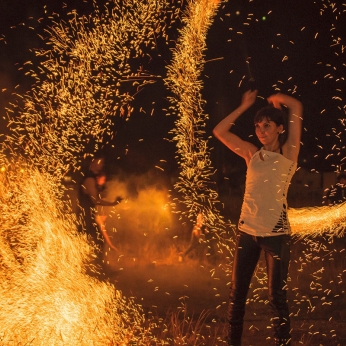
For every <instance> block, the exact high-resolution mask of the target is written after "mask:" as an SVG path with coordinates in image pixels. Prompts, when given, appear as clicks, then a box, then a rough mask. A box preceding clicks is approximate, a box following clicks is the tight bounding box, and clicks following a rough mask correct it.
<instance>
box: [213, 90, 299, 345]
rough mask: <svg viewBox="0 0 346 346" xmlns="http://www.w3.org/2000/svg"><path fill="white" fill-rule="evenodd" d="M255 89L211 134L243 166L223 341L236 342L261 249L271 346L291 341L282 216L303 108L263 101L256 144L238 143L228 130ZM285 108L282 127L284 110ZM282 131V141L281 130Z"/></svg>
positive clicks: (280, 100) (288, 101)
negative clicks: (269, 316) (271, 335)
mask: <svg viewBox="0 0 346 346" xmlns="http://www.w3.org/2000/svg"><path fill="white" fill-rule="evenodd" d="M256 97H257V90H254V91H251V90H249V91H247V92H245V94H244V95H243V97H242V101H241V104H240V106H239V107H238V108H237V109H235V110H234V111H233V112H232V113H230V114H229V115H228V116H227V117H225V118H224V119H223V120H222V121H220V122H219V123H218V124H217V125H216V127H215V128H214V130H213V133H214V135H215V136H216V138H218V139H219V140H220V141H221V142H222V143H223V144H225V145H226V146H227V147H228V148H229V149H230V150H232V151H233V152H234V153H236V154H237V155H239V156H241V157H242V158H243V159H244V160H245V162H246V165H247V173H246V183H245V194H244V199H243V205H242V209H241V214H240V219H239V223H238V232H237V238H236V247H235V253H234V258H233V268H232V278H231V287H230V296H229V316H228V319H229V333H228V345H232V346H240V345H241V339H242V333H243V323H244V315H245V305H246V300H247V294H248V290H249V286H250V282H251V278H252V276H253V273H254V270H255V268H256V265H257V262H258V260H259V257H260V254H261V251H264V255H265V260H266V266H267V274H268V301H269V305H270V307H271V310H272V313H273V318H272V319H271V323H272V327H273V330H274V340H275V345H276V346H284V345H285V346H287V345H290V343H291V335H290V316H289V309H288V302H287V294H286V284H287V276H288V268H289V261H290V225H289V222H288V218H287V208H288V206H287V191H288V187H289V184H290V181H291V178H292V176H293V174H294V173H295V171H296V168H297V161H298V154H299V149H300V138H301V129H302V113H303V108H302V104H301V103H300V101H298V100H296V99H295V98H293V97H291V96H288V95H285V94H281V93H278V94H275V95H272V96H270V97H269V98H268V99H267V100H268V103H269V106H267V107H264V108H263V109H261V110H259V111H258V112H257V113H256V115H255V118H254V125H255V133H256V135H257V138H258V140H259V142H260V143H261V147H260V148H259V147H257V146H256V145H254V144H252V143H251V142H248V141H244V140H243V139H241V138H240V137H238V136H237V135H236V134H234V133H233V132H231V131H230V129H231V128H233V126H235V124H234V123H235V121H236V120H237V118H238V117H240V116H241V115H242V114H243V113H245V112H246V111H247V110H248V109H249V108H250V107H251V106H252V105H253V104H254V103H255V100H256ZM283 107H287V108H288V129H285V116H286V114H285V112H283V111H282V108H283ZM287 130H288V135H287V138H286V140H283V139H282V137H283V132H284V131H287Z"/></svg>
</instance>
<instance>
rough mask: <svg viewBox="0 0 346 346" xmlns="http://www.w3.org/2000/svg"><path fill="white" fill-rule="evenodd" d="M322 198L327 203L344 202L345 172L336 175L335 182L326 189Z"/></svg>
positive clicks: (345, 199)
mask: <svg viewBox="0 0 346 346" xmlns="http://www.w3.org/2000/svg"><path fill="white" fill-rule="evenodd" d="M324 199H325V200H326V204H327V205H333V204H341V203H343V202H346V173H340V174H339V175H338V177H337V183H336V184H335V185H332V186H331V187H330V188H329V189H327V190H326V195H325V197H324Z"/></svg>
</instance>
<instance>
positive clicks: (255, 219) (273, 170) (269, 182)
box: [238, 148, 297, 237]
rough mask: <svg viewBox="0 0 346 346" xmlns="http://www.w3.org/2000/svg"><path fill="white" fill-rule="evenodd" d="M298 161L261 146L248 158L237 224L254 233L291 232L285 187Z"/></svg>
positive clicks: (278, 233)
mask: <svg viewBox="0 0 346 346" xmlns="http://www.w3.org/2000/svg"><path fill="white" fill-rule="evenodd" d="M296 168H297V163H296V162H293V161H291V160H289V159H287V158H286V157H284V156H283V155H282V154H279V153H274V152H272V151H267V150H264V149H263V148H261V149H260V150H259V151H257V152H256V153H255V154H254V155H253V157H252V158H251V160H250V162H249V165H248V168H247V173H246V184H245V194H244V200H243V205H242V210H241V213H240V218H239V225H238V228H239V230H240V231H242V232H245V233H248V234H250V235H253V236H259V237H268V236H276V235H282V234H289V233H290V232H291V229H290V225H289V222H288V219H287V191H288V187H289V184H290V181H291V179H292V176H293V174H294V173H295V171H296Z"/></svg>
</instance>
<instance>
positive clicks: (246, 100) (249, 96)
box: [241, 90, 258, 108]
mask: <svg viewBox="0 0 346 346" xmlns="http://www.w3.org/2000/svg"><path fill="white" fill-rule="evenodd" d="M257 93H258V91H257V90H253V91H252V90H248V91H246V92H245V93H244V94H243V97H242V100H241V105H242V106H243V107H246V108H250V107H251V106H252V105H253V104H254V103H255V101H256V97H257Z"/></svg>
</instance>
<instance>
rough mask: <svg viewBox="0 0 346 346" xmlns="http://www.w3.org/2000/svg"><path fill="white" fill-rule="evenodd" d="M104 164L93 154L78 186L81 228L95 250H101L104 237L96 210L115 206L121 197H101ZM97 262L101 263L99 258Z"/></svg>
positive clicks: (102, 160) (102, 159) (103, 161)
mask: <svg viewBox="0 0 346 346" xmlns="http://www.w3.org/2000/svg"><path fill="white" fill-rule="evenodd" d="M104 165H105V160H104V157H102V156H95V157H94V158H93V159H92V160H91V163H90V166H89V170H88V172H87V173H86V174H85V176H84V179H83V181H82V183H81V184H80V187H79V206H80V212H81V213H82V220H81V224H82V229H81V230H82V231H84V232H85V233H86V234H87V235H88V239H89V241H90V242H91V243H92V244H93V245H95V246H96V249H97V252H102V250H103V245H104V238H103V236H102V233H101V229H102V227H101V225H102V224H104V222H103V220H105V219H104V218H103V217H102V216H100V217H98V218H97V215H98V211H100V210H102V207H103V206H115V205H117V204H118V203H120V202H121V200H122V198H121V197H117V198H116V200H115V201H113V202H110V201H107V200H105V199H103V198H102V196H101V192H102V191H103V189H104V183H105V175H104V173H103V169H104ZM101 172H102V173H101ZM98 263H99V264H101V265H102V264H103V263H102V261H100V260H99V261H98Z"/></svg>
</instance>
